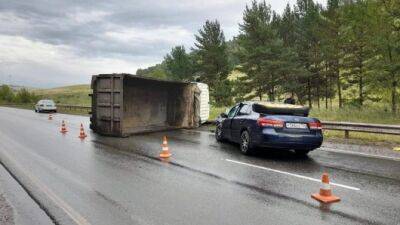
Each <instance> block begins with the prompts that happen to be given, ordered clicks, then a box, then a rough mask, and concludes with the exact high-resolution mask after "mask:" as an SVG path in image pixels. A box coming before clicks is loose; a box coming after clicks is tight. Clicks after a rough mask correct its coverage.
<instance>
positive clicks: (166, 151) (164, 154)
mask: <svg viewBox="0 0 400 225" xmlns="http://www.w3.org/2000/svg"><path fill="white" fill-rule="evenodd" d="M161 146H162V151H161V153H160V158H169V157H171V155H172V154H171V152H169V148H168V141H167V136H164V138H163V143H162V145H161Z"/></svg>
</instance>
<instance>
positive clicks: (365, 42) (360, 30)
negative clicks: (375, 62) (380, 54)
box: [341, 0, 373, 106]
mask: <svg viewBox="0 0 400 225" xmlns="http://www.w3.org/2000/svg"><path fill="white" fill-rule="evenodd" d="M343 10H344V20H345V21H344V23H343V28H342V31H341V32H343V39H342V41H343V42H344V43H343V44H344V55H343V58H342V61H343V70H344V71H345V72H344V73H343V75H344V76H345V77H346V78H347V81H348V82H349V84H351V85H356V86H357V88H356V89H357V92H358V97H357V98H356V100H357V104H358V105H359V106H362V105H363V104H364V101H365V100H366V99H367V95H368V92H367V87H368V85H369V83H370V77H368V75H369V73H368V72H369V71H368V67H367V65H366V64H367V63H369V62H370V61H369V60H370V59H371V57H372V56H373V55H372V54H373V49H372V48H371V47H372V46H371V45H370V41H371V36H370V35H371V33H370V31H371V30H370V26H371V20H370V16H371V15H369V12H368V10H369V3H368V1H361V0H360V1H356V2H354V3H353V2H351V3H348V4H346V5H345V6H344V9H343Z"/></svg>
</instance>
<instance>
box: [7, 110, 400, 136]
mask: <svg viewBox="0 0 400 225" xmlns="http://www.w3.org/2000/svg"><path fill="white" fill-rule="evenodd" d="M9 106H11V105H9ZM57 107H58V108H59V109H63V110H70V111H82V112H88V113H91V109H92V107H91V106H81V105H63V104H57ZM205 124H215V120H208V121H207V122H206V123H205ZM322 129H324V130H338V131H344V137H345V138H349V137H350V131H351V132H364V133H375V134H391V135H400V125H386V124H371V123H352V122H334V121H322Z"/></svg>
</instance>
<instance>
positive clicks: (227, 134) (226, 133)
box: [222, 105, 239, 139]
mask: <svg viewBox="0 0 400 225" xmlns="http://www.w3.org/2000/svg"><path fill="white" fill-rule="evenodd" d="M238 109H239V105H235V106H234V107H232V108H231V109H230V110H229V112H228V117H227V118H226V119H224V121H223V122H222V134H223V137H224V138H225V139H231V123H232V119H233V118H234V116H235V115H236V112H237V110H238Z"/></svg>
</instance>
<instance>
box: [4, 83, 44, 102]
mask: <svg viewBox="0 0 400 225" xmlns="http://www.w3.org/2000/svg"><path fill="white" fill-rule="evenodd" d="M38 100H39V97H38V96H37V95H35V94H34V93H33V92H30V91H28V90H27V89H25V88H21V89H20V90H18V91H14V90H13V89H12V88H11V87H10V86H8V85H1V86H0V103H19V104H26V103H36V102H37V101H38Z"/></svg>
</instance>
